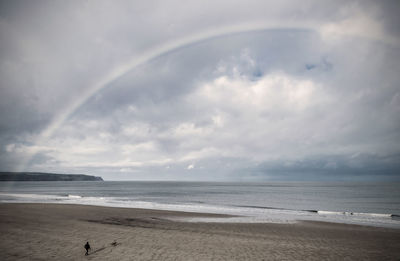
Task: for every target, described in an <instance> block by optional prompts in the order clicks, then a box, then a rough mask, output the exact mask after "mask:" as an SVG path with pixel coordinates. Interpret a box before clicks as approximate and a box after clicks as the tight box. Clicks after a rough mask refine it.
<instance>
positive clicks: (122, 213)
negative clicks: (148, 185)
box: [0, 204, 400, 260]
mask: <svg viewBox="0 0 400 261" xmlns="http://www.w3.org/2000/svg"><path fill="white" fill-rule="evenodd" d="M192 216H210V215H209V214H194V213H183V212H171V211H157V210H145V209H124V208H108V207H95V206H83V205H62V204H0V250H1V251H0V260H50V259H52V260H399V258H400V230H397V229H387V228H375V227H364V226H354V225H343V224H332V223H317V222H299V223H296V224H243V223H241V224H229V223H187V222H177V221H171V219H173V218H176V217H179V218H182V217H192ZM86 241H89V242H90V244H91V247H92V249H91V252H90V254H89V255H88V256H85V250H84V247H83V246H84V244H85V243H86Z"/></svg>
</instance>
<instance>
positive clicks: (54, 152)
mask: <svg viewBox="0 0 400 261" xmlns="http://www.w3.org/2000/svg"><path fill="white" fill-rule="evenodd" d="M233 2H234V1H229V0H226V1H209V2H207V1H122V0H118V1H53V0H51V1H50V0H48V1H40V0H38V1H27V0H26V1H1V3H0V39H1V44H0V170H1V171H44V172H57V173H84V174H92V175H100V176H102V177H103V178H104V179H106V180H242V181H257V180H388V179H389V180H391V179H397V180H398V179H400V71H399V69H400V16H399V15H398V14H399V13H400V2H399V1H396V0H395V1H370V2H369V1H320V0H316V1H308V0H305V1H248V0H246V1H236V2H235V3H233Z"/></svg>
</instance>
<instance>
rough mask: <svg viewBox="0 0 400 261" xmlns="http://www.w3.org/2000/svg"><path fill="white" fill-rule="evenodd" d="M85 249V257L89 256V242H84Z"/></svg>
mask: <svg viewBox="0 0 400 261" xmlns="http://www.w3.org/2000/svg"><path fill="white" fill-rule="evenodd" d="M85 249H86V253H85V256H87V255H89V249H90V245H89V242H86V244H85Z"/></svg>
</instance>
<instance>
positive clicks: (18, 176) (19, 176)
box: [0, 172, 103, 181]
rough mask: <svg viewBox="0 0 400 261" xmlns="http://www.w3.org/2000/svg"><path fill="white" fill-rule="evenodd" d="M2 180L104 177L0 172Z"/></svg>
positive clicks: (90, 179) (0, 179)
mask: <svg viewBox="0 0 400 261" xmlns="http://www.w3.org/2000/svg"><path fill="white" fill-rule="evenodd" d="M0 181H103V179H102V178H101V177H96V176H90V175H83V174H56V173H41V172H0Z"/></svg>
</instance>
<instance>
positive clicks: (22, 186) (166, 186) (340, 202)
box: [0, 181, 400, 228]
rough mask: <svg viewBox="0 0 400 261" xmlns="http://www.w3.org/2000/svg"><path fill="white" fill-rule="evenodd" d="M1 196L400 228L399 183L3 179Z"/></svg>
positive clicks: (11, 199) (252, 219) (13, 199)
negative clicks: (48, 180) (41, 180)
mask: <svg viewBox="0 0 400 261" xmlns="http://www.w3.org/2000/svg"><path fill="white" fill-rule="evenodd" d="M0 202H3V203H10V202H14V203H18V202H29V203H33V202H43V203H67V204H85V205H99V206H112V207H128V208H129V207H132V208H150V209H164V210H178V211H190V212H207V213H222V214H231V215H236V216H240V217H235V218H228V219H226V218H224V219H218V218H212V219H211V218H210V219H205V218H202V219H191V220H188V221H193V222H197V221H205V222H276V223H285V222H295V221H296V220H319V221H330V222H340V223H351V224H363V225H372V226H384V227H395V228H400V183H399V182H391V183H370V182H365V183H359V182H357V183H355V182H354V183H353V182H265V183H221V182H136V181H135V182H134V181H123V182H122V181H104V182H0Z"/></svg>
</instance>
